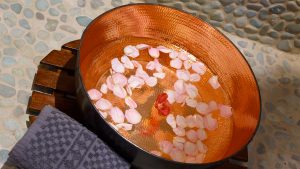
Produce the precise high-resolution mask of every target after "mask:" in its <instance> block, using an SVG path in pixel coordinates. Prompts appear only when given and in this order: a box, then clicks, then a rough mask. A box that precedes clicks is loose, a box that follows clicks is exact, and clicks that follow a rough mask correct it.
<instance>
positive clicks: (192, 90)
mask: <svg viewBox="0 0 300 169" xmlns="http://www.w3.org/2000/svg"><path fill="white" fill-rule="evenodd" d="M185 90H186V92H187V94H188V95H189V97H190V98H192V99H193V98H195V97H197V96H198V89H197V88H196V86H194V85H192V84H186V85H185Z"/></svg>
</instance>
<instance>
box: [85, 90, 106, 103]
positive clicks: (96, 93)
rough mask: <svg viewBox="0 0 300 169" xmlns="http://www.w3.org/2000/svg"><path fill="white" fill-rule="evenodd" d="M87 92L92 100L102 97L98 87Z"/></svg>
mask: <svg viewBox="0 0 300 169" xmlns="http://www.w3.org/2000/svg"><path fill="white" fill-rule="evenodd" d="M87 93H88V95H89V97H90V99H91V100H99V99H100V98H101V97H102V94H101V92H100V91H99V90H97V89H90V90H89V91H88V92H87Z"/></svg>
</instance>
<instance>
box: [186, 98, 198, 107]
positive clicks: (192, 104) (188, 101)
mask: <svg viewBox="0 0 300 169" xmlns="http://www.w3.org/2000/svg"><path fill="white" fill-rule="evenodd" d="M185 103H186V104H187V105H188V106H190V107H192V108H195V107H196V106H197V104H198V103H197V100H195V99H191V98H188V99H186V100H185Z"/></svg>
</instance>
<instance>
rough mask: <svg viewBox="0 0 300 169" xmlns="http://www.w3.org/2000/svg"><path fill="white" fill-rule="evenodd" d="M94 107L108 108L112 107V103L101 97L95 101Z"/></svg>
mask: <svg viewBox="0 0 300 169" xmlns="http://www.w3.org/2000/svg"><path fill="white" fill-rule="evenodd" d="M95 107H96V108H97V109H100V110H103V111H104V110H109V109H111V108H112V104H111V103H110V101H109V100H106V99H103V98H101V99H100V100H98V101H97V102H96V103H95Z"/></svg>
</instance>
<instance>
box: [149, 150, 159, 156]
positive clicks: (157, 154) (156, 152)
mask: <svg viewBox="0 0 300 169" xmlns="http://www.w3.org/2000/svg"><path fill="white" fill-rule="evenodd" d="M150 153H151V154H154V155H156V156H159V157H160V156H161V155H162V153H161V152H160V151H157V150H152V151H150Z"/></svg>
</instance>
